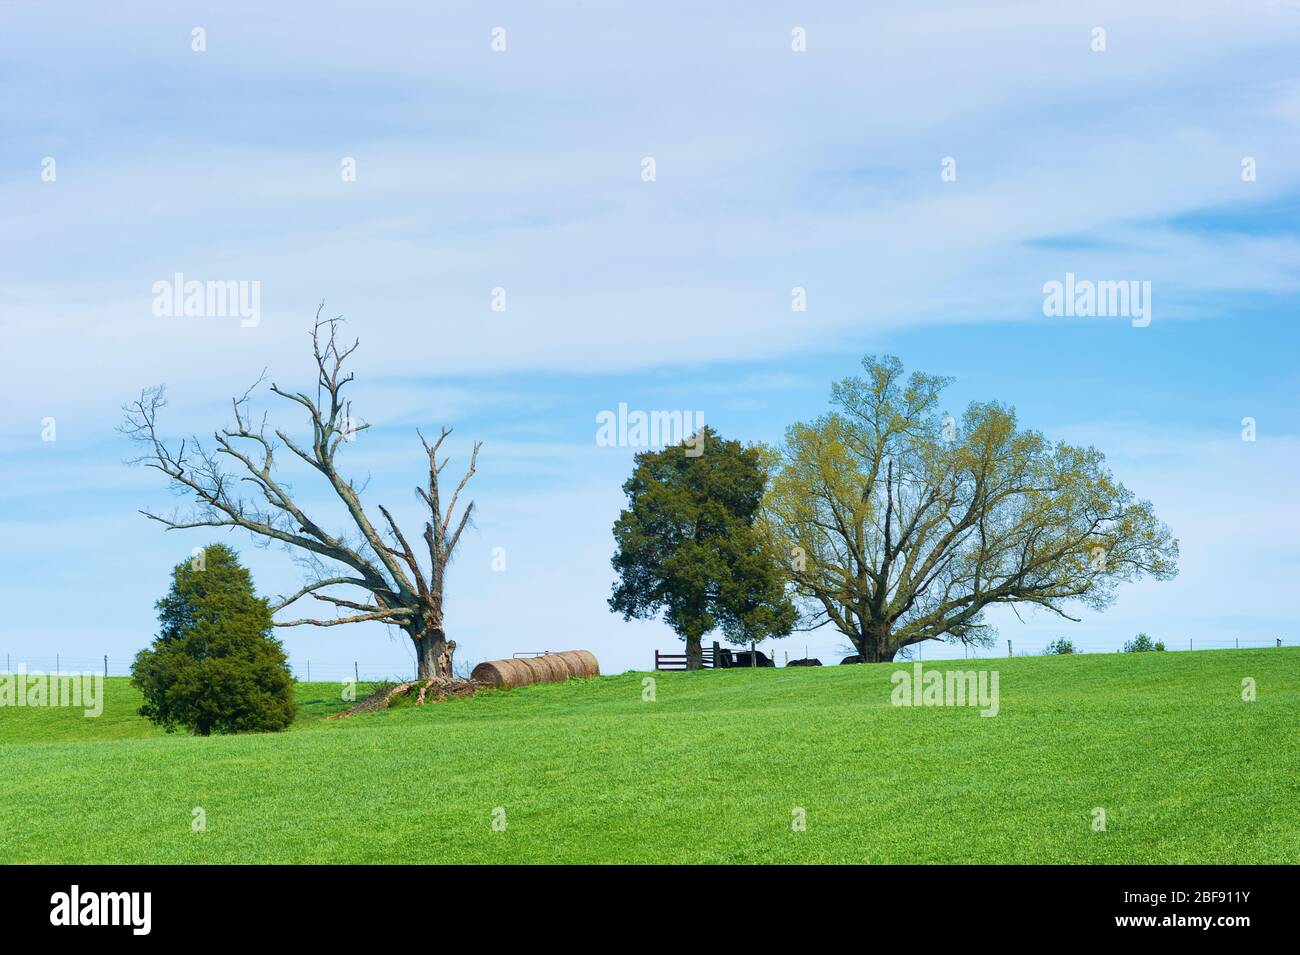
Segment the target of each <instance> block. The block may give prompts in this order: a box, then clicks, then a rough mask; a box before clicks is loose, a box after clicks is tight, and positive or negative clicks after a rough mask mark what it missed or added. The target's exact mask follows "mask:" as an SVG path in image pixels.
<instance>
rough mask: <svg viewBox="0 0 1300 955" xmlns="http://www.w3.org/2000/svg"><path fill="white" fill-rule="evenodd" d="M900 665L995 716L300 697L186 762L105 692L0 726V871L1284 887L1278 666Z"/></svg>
mask: <svg viewBox="0 0 1300 955" xmlns="http://www.w3.org/2000/svg"><path fill="white" fill-rule="evenodd" d="M904 666H905V665H904ZM925 666H926V668H927V669H930V668H931V667H933V668H936V669H948V668H953V669H975V668H976V667H977V666H978V667H990V668H995V669H997V670H998V671H999V674H1000V691H1001V700H1000V712H999V714H998V715H997V716H996V717H992V718H984V717H981V716H980V715H979V712H978V710H977V709H975V708H955V707H948V708H943V707H933V708H930V707H923V708H914V707H894V706H891V705H890V691H891V689H892V686H891V683H890V674H891V673H892V672H893V671H894V670H895V669H896V666H895V665H893V664H880V665H869V666H856V667H827V668H822V669H780V670H731V671H719V672H716V673H715V672H707V671H706V672H702V673H660V674H655V677H656V679H657V687H656V690H657V693H656V695H657V700H656V701H655V702H643V701H642V682H641V681H642V678H643V677H644V676H646V674H641V673H629V674H624V675H621V676H613V677H603V678H600V679H596V680H588V681H581V682H571V683H569V684H565V685H552V686H536V687H525V688H523V689H518V690H511V691H505V692H491V693H484V694H481V695H480V696H478V697H476V698H474V699H471V700H459V701H453V702H449V703H444V704H439V705H432V706H426V707H423V708H418V709H417V708H402V709H398V710H392V711H388V712H384V713H378V714H372V715H368V716H360V717H353V718H350V719H346V720H339V721H325V720H323V719H322V717H323V716H324V715H325V714H327V713H329V712H332V711H334V710H336V709H338V708H339V706H340V704H339V703H338V702H337V697H338V688H337V686H336V685H329V684H319V683H318V684H300V685H299V687H298V693H299V698H300V700H301V701H303V703H304V707H303V712H302V713H301V714H300V718H299V721H298V723H297V724H296V725H295V726H294V727H293V729H291V730H290V731H288V732H285V733H280V734H268V735H257V736H239V737H213V738H209V739H198V738H192V737H188V736H183V735H170V736H168V735H166V734H163V733H161V732H159V731H157V730H156V729H155V728H153V727H152V726H150V725H149V724H148V723H146V722H144V721H143V720H141V719H139V718H138V717H136V716H134V715H133V713H134V709H135V707H136V706H137V705H138V703H139V700H138V697H137V696H136V694H135V693H134V691H133V690H132V689H131V687H130V685H129V683H128V682H127V681H126V680H125V679H110V680H109V681H108V684H107V689H106V694H107V703H106V706H105V711H104V714H103V716H101V717H100V718H98V719H83V718H82V717H81V716H80V711H69V710H49V709H45V710H38V709H14V708H6V709H0V774H2V778H3V780H4V782H3V785H0V831H3V832H4V833H5V837H4V838H3V839H0V862H129V863H134V862H389V863H391V862H673V861H687V862H1103V863H1104V862H1149V863H1155V862H1201V863H1246V862H1251V863H1256V862H1290V863H1295V862H1300V809H1298V808H1297V807H1300V774H1298V773H1297V767H1300V732H1297V730H1298V729H1300V727H1298V726H1297V714H1298V713H1300V649H1293V648H1283V649H1271V650H1237V651H1234V650H1226V651H1204V652H1195V653H1150V654H1139V655H1088V656H1075V657H1051V658H1016V659H1006V660H979V661H974V660H972V661H949V662H946V663H934V664H929V663H927V664H925ZM1244 677H1252V678H1253V679H1254V680H1255V681H1256V684H1257V687H1258V700H1257V701H1256V702H1253V703H1246V702H1243V701H1242V699H1241V684H1242V679H1243V678H1244ZM194 807H203V809H204V810H205V812H206V815H207V831H206V832H202V833H194V832H191V826H190V824H191V818H192V810H193V808H194ZM497 807H503V808H504V810H505V814H506V815H505V818H506V822H507V827H506V829H505V831H503V832H496V831H493V829H492V827H491V825H490V823H491V820H492V814H493V811H494V809H496V808H497ZM795 807H801V808H802V809H804V810H805V811H806V817H807V829H806V831H803V832H796V831H792V829H791V819H792V810H793V809H794V808H795ZM1094 807H1102V808H1104V809H1105V811H1106V815H1107V831H1105V832H1093V831H1092V829H1091V826H1090V823H1091V820H1092V810H1093V808H1094Z"/></svg>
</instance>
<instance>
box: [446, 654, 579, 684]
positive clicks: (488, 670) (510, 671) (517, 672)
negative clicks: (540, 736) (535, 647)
mask: <svg viewBox="0 0 1300 955" xmlns="http://www.w3.org/2000/svg"><path fill="white" fill-rule="evenodd" d="M589 676H600V664H599V663H598V662H597V661H596V657H595V655H593V654H592V653H591V652H590V651H589V650H563V651H561V652H559V653H548V654H545V655H544V656H540V657H519V658H516V659H513V660H489V661H488V662H486V663H480V664H479V665H478V666H476V667H475V668H474V672H473V673H471V674H470V679H471V680H477V681H478V682H479V683H483V684H485V685H487V686H491V687H496V688H497V689H503V690H508V689H512V688H513V687H516V686H528V684H530V683H563V682H564V681H565V680H569V679H572V678H574V677H589Z"/></svg>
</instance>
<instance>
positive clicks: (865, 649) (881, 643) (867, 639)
mask: <svg viewBox="0 0 1300 955" xmlns="http://www.w3.org/2000/svg"><path fill="white" fill-rule="evenodd" d="M897 652H898V650H897V649H896V648H893V647H891V645H890V640H889V625H888V624H870V625H868V626H867V627H865V628H864V629H863V633H862V635H861V637H860V639H859V642H858V653H860V654H861V655H862V662H863V663H892V662H893V660H894V654H895V653H897Z"/></svg>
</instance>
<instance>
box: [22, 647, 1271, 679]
mask: <svg viewBox="0 0 1300 955" xmlns="http://www.w3.org/2000/svg"><path fill="white" fill-rule="evenodd" d="M1126 642H1127V641H1121V642H1119V643H1116V644H1110V643H1106V644H1096V643H1090V642H1088V643H1086V642H1084V641H1082V640H1081V641H1077V642H1075V643H1074V651H1073V652H1075V653H1120V652H1122V651H1123V649H1124V643H1126ZM1162 642H1163V644H1164V647H1165V649H1166V650H1167V651H1180V650H1260V649H1264V648H1268V647H1283V646H1295V645H1296V640H1295V639H1294V638H1288V639H1285V640H1284V639H1282V638H1281V637H1271V638H1259V637H1211V638H1204V637H1194V638H1188V639H1186V640H1179V639H1177V638H1166V639H1164V640H1163V641H1162ZM758 646H759V649H760V650H762V651H763V652H764V653H766V654H767V655H768V656H769V657H770V658H771V659H772V660H773V662H774V663H776V664H777V665H778V666H784V665H786V664H787V663H789V662H790V661H791V660H798V659H802V658H807V657H813V658H816V659H820V660H821V662H822V663H823V664H835V663H839V662H840V660H842V659H843V658H844V657H847V656H851V655H852V654H853V653H854V651H853V649H852V648H851V647H841V648H836V649H833V650H828V649H826V647H825V646H824V645H823V646H821V647H818V648H815V649H810V647H809V646H800V645H798V644H796V643H794V641H792V640H788V639H787V640H785V641H783V642H782V643H780V644H778V645H776V646H775V647H773V644H772V642H770V641H769V642H767V643H760V644H759V645H758ZM1048 646H1049V644H1048V643H1047V642H1046V641H1039V642H1036V643H1028V642H1025V643H1021V642H1019V641H1016V640H1014V639H1012V640H1002V641H1000V642H999V643H998V644H997V645H995V646H993V647H967V648H962V647H960V646H953V645H951V644H944V643H934V644H930V643H922V644H915V645H913V646H911V647H908V648H907V650H906V651H905V652H904V653H900V654H899V656H898V659H900V660H960V659H963V658H965V659H972V660H975V659H980V660H984V659H992V658H995V657H1008V656H1015V657H1021V656H1039V655H1042V654H1044V653H1046V652H1047V649H1048ZM633 653H634V654H635V656H636V659H637V661H640V660H641V659H642V654H640V653H636V652H635V651H633ZM530 654H531V651H530ZM522 655H525V654H516V656H522ZM649 656H650V651H645V652H644V657H647V658H648V657H649ZM133 659H134V658H133V657H113V656H109V655H107V654H100V655H99V656H94V657H91V656H84V655H75V656H64V655H63V654H60V653H55V654H54V655H53V656H40V657H30V656H22V655H19V654H12V653H5V654H4V669H3V670H0V673H18V672H26V673H53V674H59V673H66V674H73V673H102V674H103V675H104V676H129V675H130V673H131V663H132V662H133ZM475 662H478V661H465V662H460V661H458V663H457V666H456V669H457V672H459V671H461V670H462V669H463V670H464V671H465V675H468V673H469V670H470V669H472V668H473V665H474V663H475ZM289 669H290V671H291V672H292V673H293V675H294V676H295V677H297V678H298V679H299V680H303V681H306V682H309V683H310V682H318V683H342V682H345V681H347V680H356V681H359V682H363V683H369V682H374V681H378V680H392V679H410V677H411V675H412V674H413V673H414V672H415V661H414V660H411V661H410V662H407V663H395V662H388V663H362V662H361V661H359V660H353V661H352V662H350V663H348V662H338V661H332V660H313V659H310V658H307V657H304V658H302V659H296V658H293V657H290V659H289ZM622 669H638V667H625V668H615V669H611V670H609V671H608V672H611V673H617V672H621V671H622Z"/></svg>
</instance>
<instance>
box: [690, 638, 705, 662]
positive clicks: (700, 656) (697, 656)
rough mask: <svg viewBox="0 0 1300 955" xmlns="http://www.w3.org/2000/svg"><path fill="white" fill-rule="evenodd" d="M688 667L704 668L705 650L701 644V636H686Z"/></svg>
mask: <svg viewBox="0 0 1300 955" xmlns="http://www.w3.org/2000/svg"><path fill="white" fill-rule="evenodd" d="M686 669H688V670H703V669H704V650H703V649H702V647H701V645H700V638H699V637H698V636H695V637H690V636H688V637H687V638H686Z"/></svg>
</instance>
